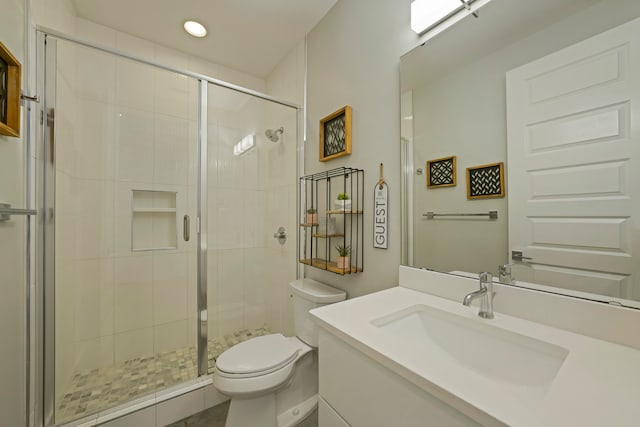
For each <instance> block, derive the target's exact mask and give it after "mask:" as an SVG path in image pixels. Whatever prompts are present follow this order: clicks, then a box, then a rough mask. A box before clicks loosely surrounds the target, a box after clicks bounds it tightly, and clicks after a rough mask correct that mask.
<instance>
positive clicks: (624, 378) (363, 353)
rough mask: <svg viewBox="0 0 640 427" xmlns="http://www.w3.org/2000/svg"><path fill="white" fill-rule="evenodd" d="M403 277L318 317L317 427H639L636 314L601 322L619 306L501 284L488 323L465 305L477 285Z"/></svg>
mask: <svg viewBox="0 0 640 427" xmlns="http://www.w3.org/2000/svg"><path fill="white" fill-rule="evenodd" d="M399 282H400V286H398V287H395V288H390V289H387V290H384V291H381V292H377V293H374V294H370V295H367V296H364V297H360V298H356V299H353V300H348V301H345V302H343V303H340V304H334V305H331V306H327V307H324V308H321V309H317V310H313V311H312V314H313V315H314V316H315V319H316V321H317V322H318V324H319V325H320V326H321V334H320V346H319V348H320V351H319V353H320V356H319V360H320V396H321V399H320V425H321V426H323V427H328V426H344V425H352V426H390V425H394V426H411V425H434V426H443V425H446V426H467V425H486V426H496V425H512V426H567V425H580V426H602V425H611V426H625V425H628V426H631V425H637V423H638V419H640V407H638V405H637V402H638V401H640V386H638V384H640V369H638V366H640V351H639V348H640V345H638V343H637V342H635V340H636V339H637V338H635V337H634V335H637V334H634V333H633V331H631V328H629V327H628V326H626V327H624V326H622V325H624V324H626V325H629V324H630V323H629V320H630V319H629V318H625V316H632V317H638V316H640V313H638V312H637V310H628V309H622V310H621V309H620V308H619V307H616V308H615V309H617V310H618V312H619V314H620V315H619V316H609V317H608V319H610V322H608V323H609V324H608V325H598V321H597V318H598V316H597V314H598V312H599V311H600V310H607V309H614V308H613V307H607V306H606V305H605V304H601V303H594V302H591V301H580V300H575V299H571V298H567V297H563V296H558V295H551V294H543V293H540V292H538V294H539V295H540V298H542V300H538V301H535V300H534V301H533V303H534V304H532V300H531V296H530V295H519V293H527V292H532V291H529V290H526V289H519V288H514V287H509V286H506V285H497V286H496V298H495V311H496V312H495V318H494V319H491V320H487V319H481V318H480V317H479V316H478V315H477V313H478V307H477V305H476V306H471V307H464V306H463V305H462V303H461V301H462V298H463V297H464V295H465V293H467V292H469V291H472V290H475V289H476V288H477V286H478V284H477V280H473V279H470V278H463V277H455V276H449V275H445V274H441V273H435V272H432V271H427V270H420V269H414V268H409V267H400V279H399ZM524 299H526V300H527V301H529V303H528V304H525V303H523V301H524ZM545 299H546V300H545ZM535 303H540V305H536V304H535ZM576 304H577V305H576ZM550 310H553V312H552V311H550ZM518 311H519V313H518ZM567 311H570V312H571V314H572V318H576V317H580V318H581V319H582V321H581V322H580V323H582V327H587V328H591V332H589V333H587V334H585V333H579V332H583V331H581V330H580V329H579V328H580V327H581V326H578V325H577V324H575V325H574V324H572V323H571V322H568V321H567V320H566V318H567V316H566V312H567ZM600 318H602V317H600ZM635 320H636V324H637V321H638V319H635ZM608 328H611V329H617V330H618V331H619V333H618V334H610V332H609V331H607V329H608ZM605 337H606V339H607V340H604V339H603V338H605ZM610 337H613V338H610ZM612 339H613V340H615V341H616V342H611V340H612Z"/></svg>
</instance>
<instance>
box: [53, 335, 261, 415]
mask: <svg viewBox="0 0 640 427" xmlns="http://www.w3.org/2000/svg"><path fill="white" fill-rule="evenodd" d="M269 333H271V331H270V330H269V329H268V328H266V327H262V328H257V329H244V330H241V331H238V332H235V333H233V334H227V335H224V336H222V337H218V338H215V339H210V340H209V354H208V362H209V372H212V370H213V368H214V366H215V359H216V358H217V357H218V356H219V355H220V354H221V353H222V352H223V351H225V350H226V349H227V348H229V347H231V346H233V345H235V344H238V343H240V342H242V341H245V340H247V339H249V338H252V337H255V336H259V335H266V334H269ZM196 376H197V356H196V348H195V347H187V348H181V349H178V350H174V351H169V352H166V353H161V354H156V355H149V356H143V357H137V358H135V359H131V360H127V361H125V362H123V363H121V364H118V365H113V366H108V367H106V368H98V369H93V370H90V371H85V372H79V373H77V374H75V375H74V376H73V378H72V379H71V381H70V384H69V386H68V387H67V390H65V392H64V393H63V394H62V398H61V399H60V401H59V402H58V403H57V405H56V423H62V422H67V421H71V420H74V419H77V418H81V417H83V416H86V415H89V414H92V413H96V412H98V411H100V410H103V409H107V408H111V407H113V406H116V405H118V404H121V403H124V402H126V401H128V400H131V399H133V398H136V397H139V396H142V395H145V394H149V393H152V392H154V391H156V390H161V389H163V388H166V387H169V386H172V385H174V384H178V383H180V382H183V381H186V380H190V379H193V378H196ZM225 417H226V411H225ZM189 425H190V426H191V424H189ZM193 425H199V424H193ZM221 425H222V424H221Z"/></svg>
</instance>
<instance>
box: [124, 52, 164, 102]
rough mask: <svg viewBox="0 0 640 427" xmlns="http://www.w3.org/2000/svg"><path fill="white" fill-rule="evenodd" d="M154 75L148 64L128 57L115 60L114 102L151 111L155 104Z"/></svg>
mask: <svg viewBox="0 0 640 427" xmlns="http://www.w3.org/2000/svg"><path fill="white" fill-rule="evenodd" d="M154 81H155V75H154V69H153V68H152V67H151V66H149V65H144V64H140V63H138V62H134V61H131V60H128V59H120V58H119V59H117V60H116V103H117V104H118V105H119V106H123V107H130V108H135V109H139V110H144V111H148V112H151V111H153V109H154V104H155V97H156V94H155V84H154Z"/></svg>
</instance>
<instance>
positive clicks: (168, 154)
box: [153, 114, 189, 186]
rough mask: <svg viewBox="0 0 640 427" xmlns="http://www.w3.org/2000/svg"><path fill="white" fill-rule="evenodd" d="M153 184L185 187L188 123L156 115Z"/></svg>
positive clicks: (187, 162) (187, 159)
mask: <svg viewBox="0 0 640 427" xmlns="http://www.w3.org/2000/svg"><path fill="white" fill-rule="evenodd" d="M154 140H155V145H154V150H153V161H154V174H153V177H154V182H155V183H157V184H172V185H184V186H186V185H187V173H188V170H189V145H188V141H189V122H188V121H187V120H186V119H179V118H175V117H170V116H165V115H160V114H156V120H155V134H154Z"/></svg>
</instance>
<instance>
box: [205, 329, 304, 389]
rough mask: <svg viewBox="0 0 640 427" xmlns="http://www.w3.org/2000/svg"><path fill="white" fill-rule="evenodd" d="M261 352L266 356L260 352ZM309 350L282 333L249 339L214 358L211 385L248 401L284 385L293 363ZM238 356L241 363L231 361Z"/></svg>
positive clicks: (290, 374) (293, 366) (289, 376)
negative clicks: (214, 367)
mask: <svg viewBox="0 0 640 427" xmlns="http://www.w3.org/2000/svg"><path fill="white" fill-rule="evenodd" d="M261 338H262V339H261ZM234 349H235V350H234ZM231 350H234V351H233V352H231ZM263 350H264V351H267V353H266V354H265V353H261V351H263ZM311 351H312V349H311V347H309V346H308V345H306V344H305V343H303V342H302V341H300V340H299V339H298V338H295V337H292V338H287V337H284V336H283V335H282V334H272V335H264V336H262V337H256V338H252V339H250V340H247V341H244V342H242V343H240V344H237V345H235V346H233V347H231V348H230V349H229V350H227V351H225V352H224V353H222V354H221V355H220V357H218V360H217V361H216V370H215V372H214V374H213V385H214V386H215V387H216V389H218V391H219V392H221V393H222V394H226V395H227V396H231V397H236V396H243V397H244V398H248V397H251V396H258V395H263V394H264V393H268V392H271V391H275V390H277V389H278V388H280V387H282V386H283V385H285V384H287V381H288V380H289V379H290V378H291V376H292V375H293V373H294V372H295V367H296V362H297V361H298V360H299V359H300V358H301V357H303V356H304V355H305V354H307V353H309V352H311ZM223 356H224V357H223ZM238 356H239V357H241V358H243V359H242V360H243V362H244V363H242V364H240V363H239V362H238V360H236V359H235V358H236V357H238ZM265 356H266V357H265ZM254 358H255V359H262V360H254ZM225 370H227V371H225ZM228 371H232V372H228Z"/></svg>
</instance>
